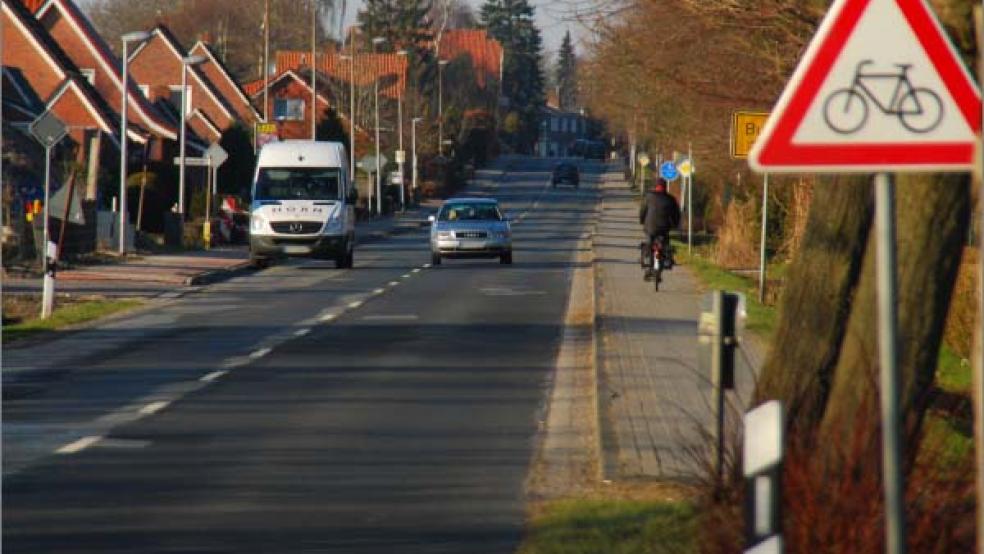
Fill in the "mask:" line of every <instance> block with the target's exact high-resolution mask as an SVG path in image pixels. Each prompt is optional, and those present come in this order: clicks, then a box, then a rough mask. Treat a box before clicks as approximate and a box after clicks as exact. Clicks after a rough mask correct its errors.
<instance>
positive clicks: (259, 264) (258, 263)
mask: <svg viewBox="0 0 984 554" xmlns="http://www.w3.org/2000/svg"><path fill="white" fill-rule="evenodd" d="M249 266H250V267H252V268H253V269H266V268H268V267H270V260H268V259H267V258H260V257H256V256H250V257H249Z"/></svg>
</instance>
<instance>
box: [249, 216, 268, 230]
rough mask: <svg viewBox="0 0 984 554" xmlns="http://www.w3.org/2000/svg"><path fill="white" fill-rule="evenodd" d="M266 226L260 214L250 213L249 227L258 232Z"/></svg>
mask: <svg viewBox="0 0 984 554" xmlns="http://www.w3.org/2000/svg"><path fill="white" fill-rule="evenodd" d="M265 228H266V220H265V219H263V216H261V215H251V216H250V217H249V229H250V230H251V231H255V232H259V231H262V230H263V229H265Z"/></svg>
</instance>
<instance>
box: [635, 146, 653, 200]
mask: <svg viewBox="0 0 984 554" xmlns="http://www.w3.org/2000/svg"><path fill="white" fill-rule="evenodd" d="M650 161H651V160H650V159H649V154H646V153H645V152H642V153H641V154H639V158H638V162H639V167H640V170H639V175H640V179H639V193H640V194H645V192H646V167H647V166H648V165H649V162H650Z"/></svg>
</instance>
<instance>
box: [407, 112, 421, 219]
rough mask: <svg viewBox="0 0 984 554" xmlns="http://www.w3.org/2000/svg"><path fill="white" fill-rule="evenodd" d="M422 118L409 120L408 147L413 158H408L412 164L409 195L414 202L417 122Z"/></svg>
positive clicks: (415, 196) (415, 197)
mask: <svg viewBox="0 0 984 554" xmlns="http://www.w3.org/2000/svg"><path fill="white" fill-rule="evenodd" d="M423 120H424V118H422V117H415V118H413V121H411V122H410V148H411V149H412V150H413V152H412V155H413V158H412V159H411V160H410V163H411V164H412V165H411V168H412V169H411V171H412V172H413V181H412V185H413V187H412V192H411V193H410V197H411V198H413V200H414V202H415V203H416V201H417V124H418V123H420V122H421V121H423Z"/></svg>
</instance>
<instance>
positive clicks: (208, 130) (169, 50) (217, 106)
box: [130, 25, 238, 142]
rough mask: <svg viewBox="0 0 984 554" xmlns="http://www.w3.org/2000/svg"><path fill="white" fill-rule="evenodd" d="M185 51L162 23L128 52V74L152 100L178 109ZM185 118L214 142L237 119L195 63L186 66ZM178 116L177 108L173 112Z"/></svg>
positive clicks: (226, 102) (195, 130) (197, 132)
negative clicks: (146, 38)
mask: <svg viewBox="0 0 984 554" xmlns="http://www.w3.org/2000/svg"><path fill="white" fill-rule="evenodd" d="M187 55H188V54H187V52H185V49H184V48H183V47H182V46H181V44H180V43H178V41H177V39H176V38H175V37H174V35H173V34H171V32H170V31H169V30H168V29H167V28H166V27H164V26H163V25H158V26H157V27H155V28H154V30H153V31H151V36H150V38H149V39H148V40H146V41H145V42H144V43H142V44H141V45H140V46H138V47H137V48H136V49H135V50H134V51H133V53H132V54H130V75H131V78H132V79H133V80H134V81H135V82H136V83H137V86H138V87H139V88H140V90H141V92H142V93H143V95H144V96H145V97H147V98H148V99H149V100H150V101H151V102H155V103H156V102H161V101H164V102H167V103H169V104H170V105H171V106H172V107H173V109H175V110H178V108H179V106H180V104H181V97H182V91H181V80H182V76H181V73H182V70H183V67H184V64H182V63H181V60H182V59H183V58H184V57H186V56H187ZM185 94H186V98H185V99H186V102H187V106H186V108H185V119H186V121H187V123H188V127H189V128H190V129H191V130H192V131H194V133H195V134H196V135H198V136H199V137H201V138H202V139H205V140H206V141H207V142H216V141H218V140H219V139H220V138H222V133H223V132H224V131H225V130H226V129H228V128H229V127H231V126H232V125H233V123H235V122H236V121H237V120H238V114H237V113H236V111H235V110H234V109H233V108H232V106H231V105H229V102H228V101H227V100H226V98H225V96H224V95H223V94H222V93H221V92H219V91H218V90H217V89H216V87H215V85H213V84H212V82H211V81H210V80H209V79H208V77H206V76H205V74H204V73H203V72H202V71H201V70H200V69H199V68H198V67H194V66H192V67H189V68H188V75H187V91H186V92H185ZM176 113H177V114H178V117H179V119H180V112H176Z"/></svg>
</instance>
